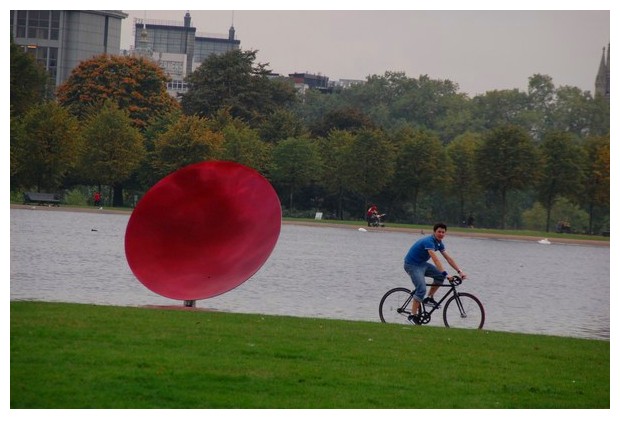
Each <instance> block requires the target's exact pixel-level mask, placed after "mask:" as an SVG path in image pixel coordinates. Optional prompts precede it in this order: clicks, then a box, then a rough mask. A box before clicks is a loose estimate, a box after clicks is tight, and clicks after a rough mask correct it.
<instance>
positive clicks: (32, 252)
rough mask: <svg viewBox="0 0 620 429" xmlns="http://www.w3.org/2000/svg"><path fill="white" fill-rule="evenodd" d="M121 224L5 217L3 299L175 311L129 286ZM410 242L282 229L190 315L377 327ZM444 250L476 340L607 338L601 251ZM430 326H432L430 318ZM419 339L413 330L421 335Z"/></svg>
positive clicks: (38, 213) (500, 246) (502, 244)
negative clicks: (253, 262)
mask: <svg viewBox="0 0 620 429" xmlns="http://www.w3.org/2000/svg"><path fill="white" fill-rule="evenodd" d="M128 220H129V215H128V214H106V213H105V212H100V211H93V212H67V211H56V210H40V209H39V210H37V209H11V211H10V221H11V227H10V232H11V268H10V272H11V279H10V282H11V284H10V290H11V292H10V295H11V300H39V301H57V302H75V303H89V304H105V305H124V306H167V305H179V306H180V305H182V303H181V302H180V301H174V300H170V299H168V298H164V297H162V296H159V295H157V294H155V293H153V292H151V291H150V290H149V289H147V288H146V287H145V286H143V285H142V284H141V283H140V282H139V281H138V280H136V278H135V277H134V276H133V273H132V272H131V270H130V268H129V266H128V264H127V261H126V259H125V252H124V235H125V228H126V226H127V222H128ZM420 237H421V235H420V233H419V232H406V233H404V232H391V231H387V230H384V229H380V230H371V231H368V232H360V231H358V230H357V229H356V228H331V227H313V226H299V225H286V224H285V225H283V226H282V231H281V234H280V238H279V240H278V243H277V245H276V247H275V249H274V251H273V253H272V254H271V257H270V258H269V260H268V261H267V262H266V263H265V265H263V267H262V268H261V269H260V270H259V271H258V272H257V273H256V274H255V275H254V276H253V277H252V278H250V279H249V280H248V281H246V282H245V283H244V284H242V285H241V286H239V287H237V288H236V289H233V290H232V291H230V292H227V293H225V294H223V295H220V296H218V297H214V298H211V299H208V300H202V301H198V302H197V303H196V306H197V307H198V308H205V309H214V310H220V311H232V312H239V313H258V314H273V315H290V316H302V317H317V318H329V319H345V320H364V321H375V322H379V314H378V305H379V300H380V299H381V297H382V296H383V294H384V293H385V292H386V291H387V290H388V289H391V288H393V287H397V286H404V287H410V286H411V282H410V280H409V277H408V276H407V275H406V274H405V272H404V271H403V267H402V259H403V256H404V254H405V253H406V251H407V250H408V248H409V246H410V245H411V244H412V243H413V242H414V241H415V240H417V239H418V238H420ZM444 243H445V244H446V249H447V251H448V253H450V254H451V255H452V256H453V257H454V259H456V261H457V262H458V264H459V265H460V266H461V267H462V268H463V270H464V271H465V272H466V273H467V274H468V275H469V279H468V280H466V281H465V282H464V283H463V286H462V289H463V291H466V292H471V293H473V294H474V295H476V296H477V297H478V298H480V300H481V301H482V303H483V304H484V307H485V311H486V322H485V326H484V328H485V329H489V330H496V331H511V332H523V333H537V334H548V335H561V336H571V337H582V338H595V339H607V340H608V339H609V337H610V318H609V314H610V311H609V310H610V248H609V247H606V246H594V245H592V246H590V245H563V244H555V243H553V244H551V245H542V244H538V243H536V242H529V241H515V240H496V239H476V238H463V237H451V236H450V231H448V235H447V237H446V239H445V240H444ZM431 324H432V325H438V326H441V325H442V321H441V317H440V315H439V317H438V316H437V314H436V315H435V317H434V318H433V321H432V322H431ZM421 329H423V328H421Z"/></svg>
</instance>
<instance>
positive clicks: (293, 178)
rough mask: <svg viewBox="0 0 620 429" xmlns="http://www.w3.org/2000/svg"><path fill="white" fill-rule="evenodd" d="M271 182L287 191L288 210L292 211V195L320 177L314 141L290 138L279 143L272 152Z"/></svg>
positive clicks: (318, 158) (319, 163)
mask: <svg viewBox="0 0 620 429" xmlns="http://www.w3.org/2000/svg"><path fill="white" fill-rule="evenodd" d="M271 173H272V174H271V175H272V178H273V180H274V181H275V182H276V183H278V184H281V185H282V186H284V187H285V188H286V189H287V195H288V200H289V208H290V209H291V210H293V195H294V193H295V192H297V191H298V190H299V189H300V188H301V187H302V186H307V185H309V184H311V183H312V182H313V181H316V180H317V179H318V178H319V177H320V176H321V158H320V155H319V151H318V148H317V145H316V142H315V141H314V140H311V139H309V138H306V137H291V138H288V139H286V140H283V141H281V142H280V143H279V144H278V145H277V146H276V147H275V148H274V150H273V169H272V172H271Z"/></svg>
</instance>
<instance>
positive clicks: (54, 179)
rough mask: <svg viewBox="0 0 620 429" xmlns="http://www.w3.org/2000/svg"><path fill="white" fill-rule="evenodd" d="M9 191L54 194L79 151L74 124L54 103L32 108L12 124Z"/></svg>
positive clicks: (74, 165)
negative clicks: (32, 190) (25, 189)
mask: <svg viewBox="0 0 620 429" xmlns="http://www.w3.org/2000/svg"><path fill="white" fill-rule="evenodd" d="M15 125H16V129H15V139H14V140H13V138H12V144H14V146H15V147H14V148H13V147H12V157H11V162H13V163H14V164H15V165H14V166H12V167H11V172H12V173H14V174H13V177H11V179H12V180H14V183H12V184H11V187H12V188H18V187H23V188H27V189H28V188H35V189H36V190H37V191H50V192H53V191H57V190H58V189H59V187H60V186H61V184H62V182H63V180H64V178H65V177H66V176H67V175H68V174H69V173H70V172H71V171H72V170H73V169H74V168H75V167H76V165H77V163H78V160H79V157H80V153H81V150H82V140H81V138H80V129H79V124H78V122H77V120H76V119H75V118H74V117H72V116H71V115H70V114H69V112H67V110H65V109H63V108H62V107H60V106H59V105H58V104H57V103H55V102H44V103H42V104H39V105H37V106H34V107H32V108H31V109H30V110H28V112H27V113H26V114H25V115H24V116H23V118H22V119H21V120H20V121H19V122H18V123H16V124H15Z"/></svg>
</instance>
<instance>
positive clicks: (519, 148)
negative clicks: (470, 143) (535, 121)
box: [476, 125, 539, 229]
mask: <svg viewBox="0 0 620 429" xmlns="http://www.w3.org/2000/svg"><path fill="white" fill-rule="evenodd" d="M476 164H477V166H478V180H479V181H480V183H481V185H482V186H484V187H485V188H486V189H488V190H490V191H493V192H497V194H498V195H499V196H500V201H501V216H500V218H501V220H500V228H502V229H504V228H505V227H506V213H507V210H506V209H507V203H508V193H509V192H510V191H513V190H522V189H525V188H527V187H529V186H531V185H532V184H533V183H535V182H536V179H537V175H538V171H539V155H538V152H537V150H536V147H535V146H534V144H533V142H532V140H531V138H530V137H529V135H528V134H527V133H526V132H525V131H524V130H523V128H521V127H517V126H514V125H503V126H499V127H496V128H494V129H493V130H491V131H490V132H489V133H488V135H487V136H486V137H485V138H484V139H483V141H482V144H481V145H480V146H479V147H478V150H477V152H476Z"/></svg>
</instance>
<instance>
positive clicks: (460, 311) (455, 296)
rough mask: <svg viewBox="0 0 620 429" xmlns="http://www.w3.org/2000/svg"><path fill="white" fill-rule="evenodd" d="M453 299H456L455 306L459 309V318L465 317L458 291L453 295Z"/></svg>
mask: <svg viewBox="0 0 620 429" xmlns="http://www.w3.org/2000/svg"><path fill="white" fill-rule="evenodd" d="M454 299H455V301H456V306H457V307H458V309H459V313H461V319H465V318H467V313H466V312H465V307H463V303H462V302H461V297H460V296H459V294H458V293H457V294H455V295H454Z"/></svg>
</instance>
